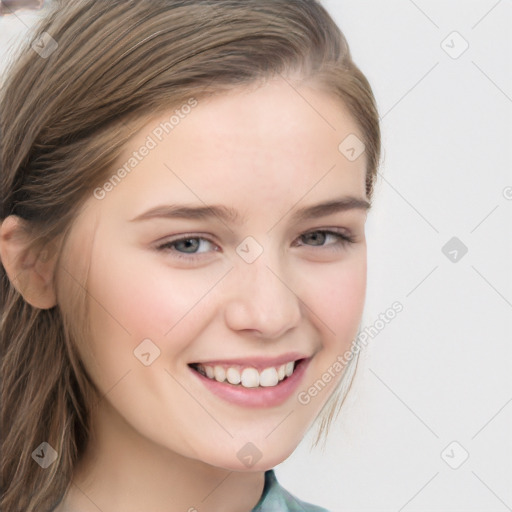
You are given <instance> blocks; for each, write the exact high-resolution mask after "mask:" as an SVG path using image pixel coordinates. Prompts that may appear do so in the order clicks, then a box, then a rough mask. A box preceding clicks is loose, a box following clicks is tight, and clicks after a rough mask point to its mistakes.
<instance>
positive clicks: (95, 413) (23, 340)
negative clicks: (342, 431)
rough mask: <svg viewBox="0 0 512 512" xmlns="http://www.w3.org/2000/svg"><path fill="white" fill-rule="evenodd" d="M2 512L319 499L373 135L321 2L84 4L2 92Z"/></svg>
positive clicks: (351, 332) (37, 47)
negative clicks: (305, 494)
mask: <svg viewBox="0 0 512 512" xmlns="http://www.w3.org/2000/svg"><path fill="white" fill-rule="evenodd" d="M0 122H1V124H0V127H1V130H2V148H1V150H2V151H1V169H2V176H1V187H2V209H1V217H0V219H1V221H2V224H1V228H0V256H1V261H2V268H1V272H2V275H1V276H0V278H1V285H2V294H1V295H2V324H1V327H2V344H1V346H2V374H3V381H2V400H3V411H2V427H3V436H2V489H1V492H2V495H1V501H0V504H1V507H2V510H4V511H5V512H19V511H20V510H23V511H25V512H32V511H36V510H37V511H38V512H42V511H59V512H63V511H69V512H71V511H73V512H89V511H95V512H97V511H98V510H101V511H102V512H120V511H123V512H135V511H137V512H140V511H142V510H144V512H157V511H158V512H161V511H164V510H165V511H168V512H174V511H189V512H191V511H196V510H197V511H201V512H208V511H217V512H218V511H221V510H222V511H224V512H235V511H236V512H240V511H247V512H249V511H251V510H253V511H261V512H264V511H271V510H272V511H299V510H305V511H321V510H324V509H322V508H320V507H317V506H314V505H308V504H306V503H304V502H302V501H300V499H299V498H297V497H294V496H292V495H291V494H290V493H288V492H287V491H286V490H285V489H283V488H282V487H281V486H280V485H279V483H278V482H277V480H276V477H275V474H274V471H273V469H272V468H273V467H274V466H275V465H277V464H279V463H280V462H282V461H283V460H285V459H286V458H287V457H288V456H289V455H290V454H291V453H292V452H293V451H294V449H295V448H296V447H297V445H298V444H299V443H300V441H301V439H302V438H303V437H304V434H305V433H306V432H307V431H308V429H309V428H310V427H311V426H312V424H313V423H314V422H315V420H316V419H319V420H320V422H321V423H320V430H319V436H318V438H317V441H318V440H319V439H320V436H321V435H322V434H325V433H326V431H327V428H328V426H329V424H330V422H331V420H332V419H333V417H335V413H336V411H339V407H340V405H341V403H342V402H343V399H344V396H345V394H346V392H347V389H348V388H349V385H350V382H351V379H352V375H353V372H354V369H355V364H356V362H357V350H354V347H355V348H357V346H356V345H354V343H353V341H354V340H357V333H358V327H359V323H360V320H361V316H362V312H363V307H364V299H365V289H366V241H365V233H364V227H365V221H366V216H367V213H368V210H369V208H370V206H371V198H372V192H373V184H374V181H375V177H376V173H377V168H378V163H379V155H380V132H379V124H378V114H377V110H376V106H375V100H374V97H373V94H372V90H371V88H370V85H369V84H368V81H367V80H366V78H365V77H364V75H363V74H362V73H361V71H360V70H359V69H358V68H357V67H356V65H355V64H354V63H353V61H352V59H351V56H350V52H349V48H348V46H347V42H346V41H345V38H344V37H343V35H342V33H341V32H340V31H339V29H338V27H337V26H336V25H335V23H334V22H333V20H332V19H331V18H330V16H329V15H328V13H327V12H326V11H325V9H324V8H323V7H322V6H321V5H320V4H319V3H318V2H316V1H315V0H294V1H287V0H237V1H234V0H215V1H211V0H138V1H133V0H111V1H108V2H106V1H98V0H76V1H73V2H68V3H66V5H60V4H58V3H57V4H56V5H55V7H54V8H53V10H52V12H51V13H49V14H48V16H47V17H46V18H45V19H44V20H43V21H42V23H41V24H40V25H39V26H38V27H37V33H36V34H35V36H34V39H33V40H32V41H31V43H30V44H28V45H27V46H26V47H25V48H23V49H21V50H20V53H19V55H18V56H17V59H16V60H15V62H14V64H13V65H12V67H11V68H10V69H9V72H8V75H7V78H6V81H5V85H4V88H3V90H2V96H1V98H0Z"/></svg>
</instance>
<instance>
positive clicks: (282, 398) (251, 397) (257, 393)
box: [190, 358, 311, 408]
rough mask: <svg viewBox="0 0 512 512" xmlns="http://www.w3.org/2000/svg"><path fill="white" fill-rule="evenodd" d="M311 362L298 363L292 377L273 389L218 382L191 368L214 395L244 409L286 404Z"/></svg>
mask: <svg viewBox="0 0 512 512" xmlns="http://www.w3.org/2000/svg"><path fill="white" fill-rule="evenodd" d="M310 361H311V358H309V359H302V360H301V361H300V362H299V363H296V368H295V370H294V371H293V373H292V374H291V376H290V377H287V378H286V379H284V380H282V381H281V382H279V384H277V385H276V386H272V387H257V388H245V387H243V386H234V385H233V384H229V383H227V382H218V381H216V380H214V379H209V378H208V377H205V376H204V375H202V374H201V373H199V372H197V371H196V370H194V369H192V368H190V371H191V372H192V373H193V374H194V375H195V376H196V377H197V378H198V379H199V380H200V381H201V382H202V383H203V384H204V385H205V386H206V387H207V388H208V389H209V390H210V391H211V392H212V393H213V394H215V395H217V396H219V397H220V398H223V399H224V400H226V401H227V402H230V403H233V404H237V405H241V406H244V407H259V408H263V407H276V406H278V405H281V404H283V403H284V402H286V400H288V398H289V397H290V395H291V394H292V393H293V392H294V391H295V390H296V389H297V387H298V385H299V384H300V382H301V381H302V378H303V376H304V373H305V371H306V369H307V367H308V365H309V362H310Z"/></svg>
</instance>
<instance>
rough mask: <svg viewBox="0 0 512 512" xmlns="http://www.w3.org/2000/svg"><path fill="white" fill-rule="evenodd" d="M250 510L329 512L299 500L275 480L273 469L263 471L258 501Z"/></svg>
mask: <svg viewBox="0 0 512 512" xmlns="http://www.w3.org/2000/svg"><path fill="white" fill-rule="evenodd" d="M252 512H330V511H329V510H327V509H325V508H322V507H319V506H316V505H312V504H311V503H306V502H304V501H301V500H300V499H298V498H297V497H296V496H294V495H293V494H290V493H289V492H288V491H287V490H286V489H284V488H283V487H281V485H280V484H279V482H278V481H277V478H276V475H275V473H274V470H273V469H271V470H268V471H266V472H265V486H264V488H263V494H262V495H261V498H260V501H259V502H258V504H257V505H256V507H255V508H253V510H252Z"/></svg>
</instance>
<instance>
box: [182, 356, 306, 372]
mask: <svg viewBox="0 0 512 512" xmlns="http://www.w3.org/2000/svg"><path fill="white" fill-rule="evenodd" d="M309 357H311V356H307V355H304V354H300V353H298V352H289V353H287V354H282V355H280V356H278V357H261V356H259V357H257V356H255V357H240V358H237V359H216V360H209V361H196V362H194V363H191V364H193V365H197V364H201V365H203V366H215V365H219V366H250V367H252V368H256V369H257V370H264V369H265V368H270V367H277V366H281V365H282V364H285V363H289V362H290V361H297V360H299V359H308V358H309Z"/></svg>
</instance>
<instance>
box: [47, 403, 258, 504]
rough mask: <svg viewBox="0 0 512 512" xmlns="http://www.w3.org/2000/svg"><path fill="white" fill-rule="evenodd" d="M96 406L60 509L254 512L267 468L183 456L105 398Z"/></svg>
mask: <svg viewBox="0 0 512 512" xmlns="http://www.w3.org/2000/svg"><path fill="white" fill-rule="evenodd" d="M100 409H101V410H100ZM96 410H97V412H98V414H96V415H95V418H94V421H93V425H94V428H93V433H94V435H93V437H92V438H91V439H90V443H89V446H88V447H87V450H86V453H85V454H84V457H83V458H82V459H81V460H80V461H79V462H78V464H77V466H76V468H75V471H74V475H73V480H72V484H71V486H70V490H69V492H68V494H67V495H66V497H65V499H64V500H63V502H62V505H61V507H59V508H58V509H57V510H56V511H55V512H68V511H71V510H75V509H76V510H80V511H81V512H98V511H99V510H101V511H102V512H117V511H119V510H123V512H140V511H141V510H144V511H145V512H163V511H165V512H197V511H198V510H200V511H201V512H250V511H251V510H252V509H253V508H254V507H255V506H256V504H257V502H258V501H259V499H260V497H261V494H262V492H263V486H264V479H265V473H264V472H262V471H259V472H239V471H230V470H228V469H223V468H218V467H215V466H212V465H210V464H206V463H204V462H202V461H200V460H197V459H192V458H189V457H184V456H182V455H180V454H178V453H176V452H174V451H171V450H169V449H167V448H165V447H163V446H161V445H157V444H155V443H153V442H152V441H151V440H149V439H147V438H146V437H144V436H142V435H141V434H140V433H138V432H137V431H136V430H134V429H133V428H132V427H131V426H130V425H129V424H128V423H127V422H126V421H125V420H124V419H123V418H122V417H121V416H120V415H119V414H118V413H117V412H116V411H114V410H113V409H112V408H110V407H109V405H108V403H107V401H106V400H102V402H101V405H100V406H99V407H98V408H97V409H96ZM198 455H199V456H200V454H198Z"/></svg>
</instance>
